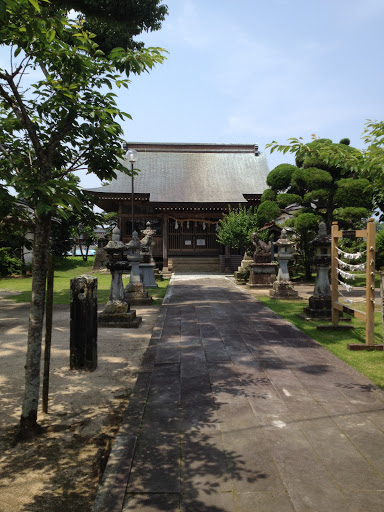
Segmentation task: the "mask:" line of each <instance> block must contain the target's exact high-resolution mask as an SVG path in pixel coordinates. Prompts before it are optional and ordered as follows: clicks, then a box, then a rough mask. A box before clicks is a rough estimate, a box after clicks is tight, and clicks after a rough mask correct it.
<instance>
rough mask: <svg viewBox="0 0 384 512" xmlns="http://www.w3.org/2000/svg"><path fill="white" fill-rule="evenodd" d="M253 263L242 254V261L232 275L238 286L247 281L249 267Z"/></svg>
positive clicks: (249, 257)
mask: <svg viewBox="0 0 384 512" xmlns="http://www.w3.org/2000/svg"><path fill="white" fill-rule="evenodd" d="M252 263H253V258H252V257H251V256H248V254H247V253H245V254H244V257H243V259H242V260H241V265H240V267H237V271H236V272H235V273H234V276H235V279H236V281H237V282H238V283H239V284H242V283H244V284H245V282H246V281H248V279H249V272H250V265H251V264H252Z"/></svg>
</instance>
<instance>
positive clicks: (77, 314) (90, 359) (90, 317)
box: [70, 276, 97, 372]
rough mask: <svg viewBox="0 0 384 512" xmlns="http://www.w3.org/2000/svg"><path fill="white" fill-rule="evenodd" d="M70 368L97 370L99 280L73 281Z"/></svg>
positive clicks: (82, 277) (86, 277)
mask: <svg viewBox="0 0 384 512" xmlns="http://www.w3.org/2000/svg"><path fill="white" fill-rule="evenodd" d="M70 317H71V324H70V368H71V370H86V371H89V372H93V371H94V370H96V368H97V278H96V277H93V276H79V277H75V278H74V279H71V305H70Z"/></svg>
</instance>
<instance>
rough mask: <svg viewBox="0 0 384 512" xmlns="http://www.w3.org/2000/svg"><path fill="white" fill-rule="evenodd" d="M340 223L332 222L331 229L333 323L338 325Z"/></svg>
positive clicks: (334, 325)
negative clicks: (336, 303) (336, 304)
mask: <svg viewBox="0 0 384 512" xmlns="http://www.w3.org/2000/svg"><path fill="white" fill-rule="evenodd" d="M340 235H341V233H340V232H339V225H338V223H337V222H332V230H331V287H332V295H331V297H332V325H333V327H337V326H338V325H339V311H338V310H337V309H336V308H335V306H334V305H335V302H338V299H339V283H338V281H337V279H338V274H337V268H338V262H337V257H338V253H337V248H338V246H339V237H340Z"/></svg>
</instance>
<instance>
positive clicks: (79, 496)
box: [0, 290, 160, 512]
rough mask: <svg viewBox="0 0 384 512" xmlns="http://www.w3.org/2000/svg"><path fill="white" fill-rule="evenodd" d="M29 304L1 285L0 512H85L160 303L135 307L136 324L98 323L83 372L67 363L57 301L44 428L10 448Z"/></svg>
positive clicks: (62, 311)
mask: <svg viewBox="0 0 384 512" xmlns="http://www.w3.org/2000/svg"><path fill="white" fill-rule="evenodd" d="M28 309H29V305H28V304H15V303H14V302H13V301H11V300H9V299H7V298H6V294H5V293H4V292H1V290H0V389H1V393H0V411H1V412H0V512H52V511H55V512H72V511H73V512H79V511H82V512H88V511H90V510H91V508H92V504H93V501H94V498H95V496H96V492H97V489H98V485H99V481H100V478H101V475H102V472H103V470H104V467H105V464H106V461H107V457H108V454H109V451H110V448H111V445H112V442H113V438H114V436H115V435H116V433H117V431H118V428H119V425H120V421H121V416H122V413H123V412H124V410H125V408H126V406H127V404H128V402H129V397H130V394H131V392H132V390H133V387H134V384H135V382H136V377H137V370H138V369H139V367H140V363H141V359H142V356H143V354H144V352H145V350H146V347H147V346H148V343H149V339H150V336H151V333H152V329H153V326H154V324H155V322H156V319H157V316H158V313H159V311H160V307H156V306H152V307H141V306H140V307H137V308H136V310H137V314H138V315H140V316H142V317H143V322H142V324H141V326H140V327H139V328H138V329H107V328H103V329H99V331H98V368H97V369H96V371H94V372H92V373H87V372H78V371H71V370H70V369H69V306H56V307H55V309H54V317H53V333H52V358H51V375H50V394H49V411H48V414H43V413H39V418H38V421H39V423H40V424H41V425H42V426H43V427H45V429H46V433H45V434H44V435H43V436H42V437H40V438H38V439H35V440H34V441H30V442H25V443H22V444H18V445H17V446H15V447H13V446H12V440H13V436H14V432H15V429H16V426H17V423H18V420H19V417H20V413H21V401H22V396H23V389H24V364H25V353H26V339H27V324H28ZM99 310H102V307H100V308H99Z"/></svg>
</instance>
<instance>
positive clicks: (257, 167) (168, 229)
mask: <svg viewBox="0 0 384 512" xmlns="http://www.w3.org/2000/svg"><path fill="white" fill-rule="evenodd" d="M128 148H129V149H135V150H136V151H137V153H138V158H137V162H135V164H134V169H136V170H138V171H139V172H138V174H137V175H135V176H134V179H133V180H132V178H131V177H130V176H128V175H126V174H124V173H122V172H119V171H116V174H117V178H116V179H115V180H113V181H112V182H111V183H110V184H108V185H106V186H103V187H100V188H95V189H88V192H89V193H91V194H92V195H94V196H95V197H96V204H97V205H98V206H99V207H100V208H102V209H103V210H105V211H106V212H118V215H119V228H120V230H121V235H122V240H123V242H125V243H126V242H128V241H129V240H130V239H131V235H132V231H133V230H136V231H137V232H138V233H139V236H141V234H140V232H141V230H143V229H145V225H146V222H147V221H150V222H151V225H152V228H153V229H154V230H155V231H156V234H155V235H154V241H155V246H154V250H153V256H154V259H155V260H156V262H157V263H158V264H159V266H160V267H161V266H163V267H173V266H174V265H175V264H176V262H179V263H180V261H186V260H187V259H188V260H189V258H193V259H194V261H197V259H200V260H202V259H204V261H208V260H209V261H212V262H214V261H216V262H217V265H219V258H220V256H221V257H222V258H224V253H225V248H224V247H223V246H222V245H221V244H219V243H218V242H217V241H216V231H217V229H218V222H219V220H220V219H221V218H222V216H223V214H224V213H228V210H229V208H230V207H231V208H238V206H239V205H241V206H255V205H258V204H259V202H260V197H261V194H262V193H263V192H264V190H265V189H266V188H267V185H266V178H267V174H268V172H269V169H268V163H267V159H266V157H265V154H264V153H259V151H258V147H257V146H256V145H253V144H168V143H164V144H157V143H129V144H128ZM124 165H126V167H127V168H128V169H131V164H130V163H129V162H126V163H125V164H124ZM132 181H133V207H134V226H133V228H132Z"/></svg>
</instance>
